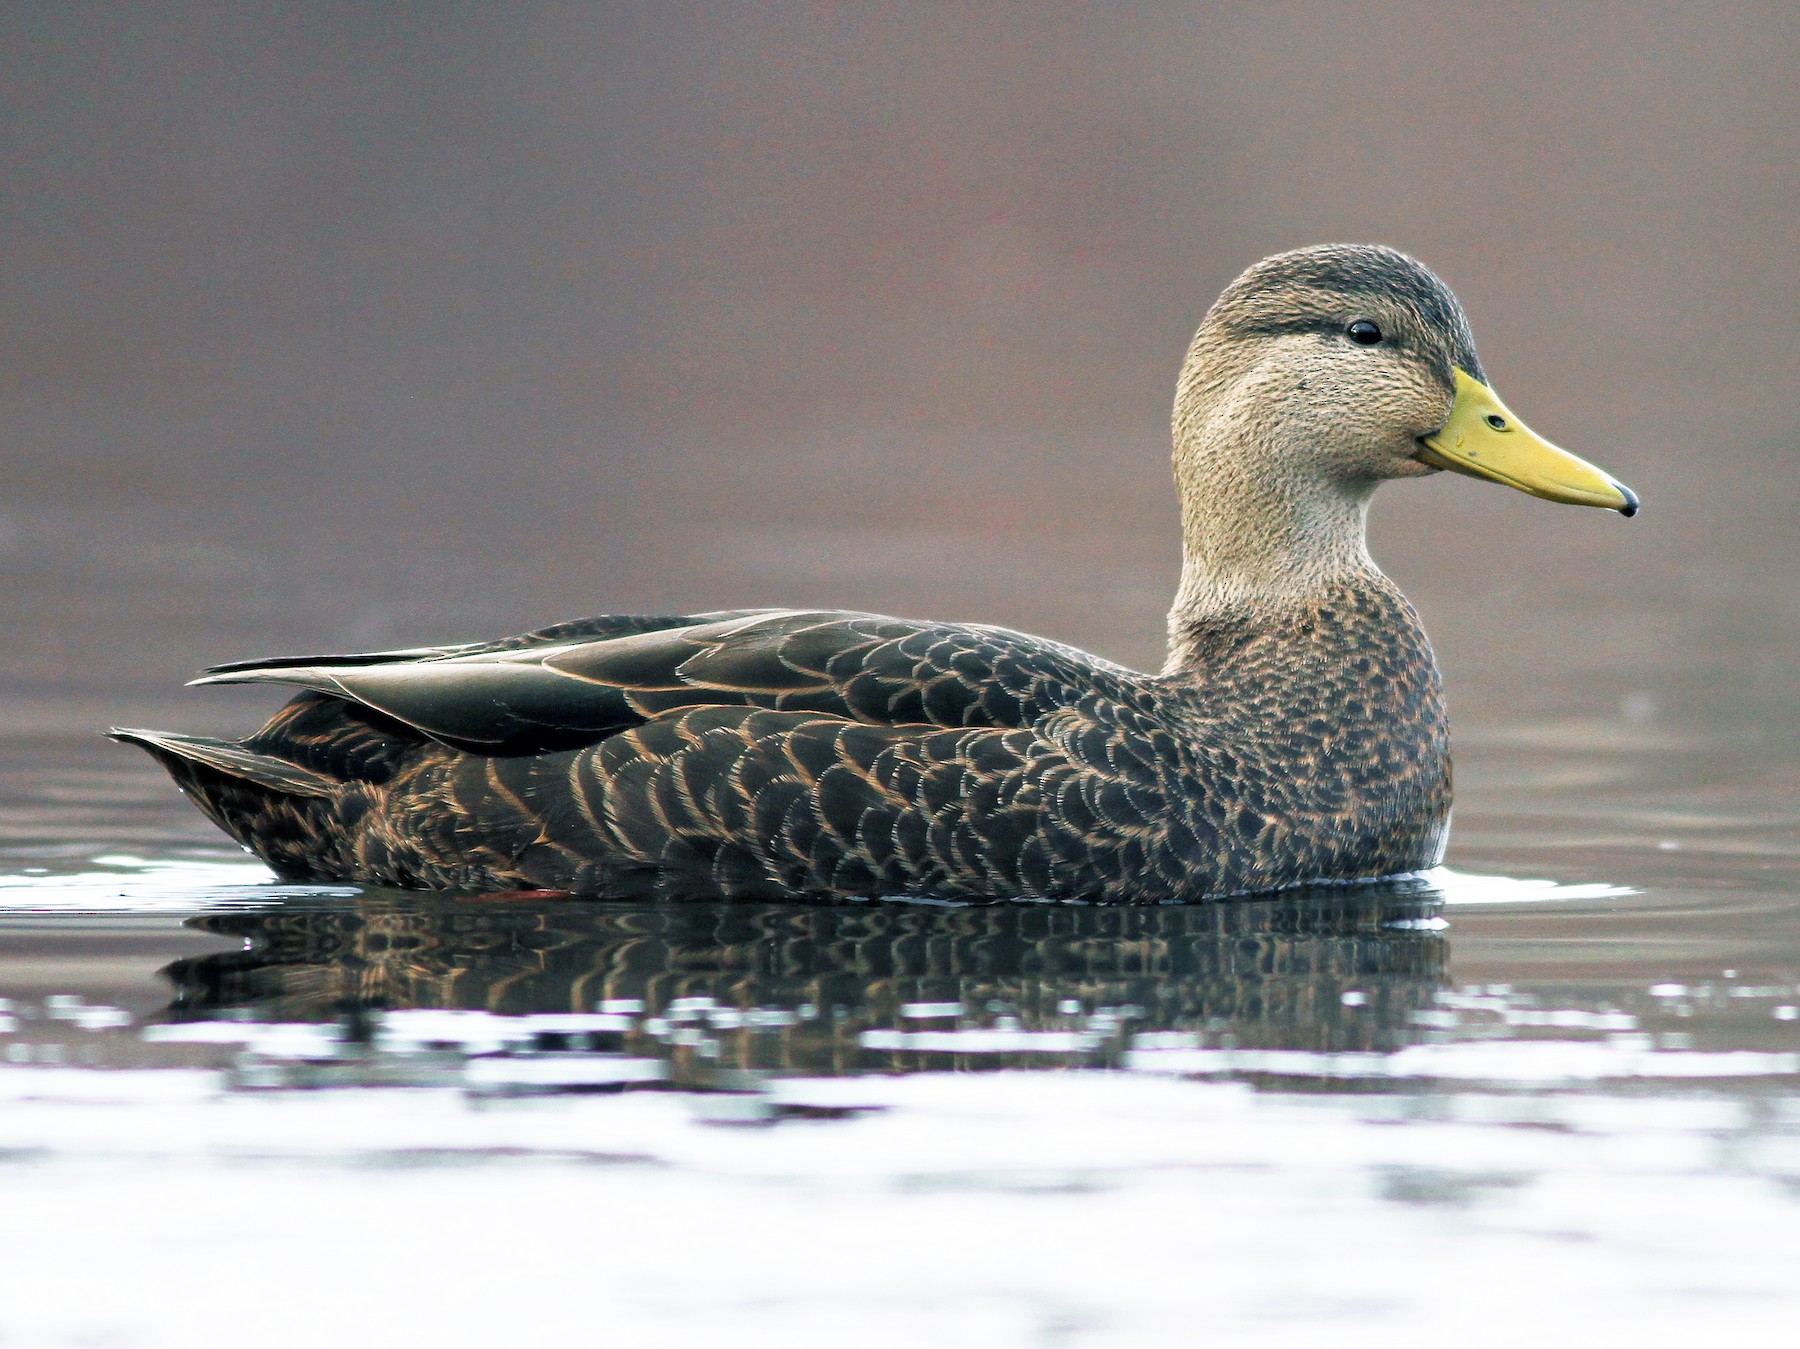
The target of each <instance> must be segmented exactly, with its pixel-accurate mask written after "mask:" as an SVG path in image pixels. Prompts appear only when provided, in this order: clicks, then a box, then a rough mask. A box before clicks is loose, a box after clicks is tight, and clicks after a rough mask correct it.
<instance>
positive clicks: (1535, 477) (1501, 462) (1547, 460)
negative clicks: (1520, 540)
mask: <svg viewBox="0 0 1800 1349" xmlns="http://www.w3.org/2000/svg"><path fill="white" fill-rule="evenodd" d="M1424 444H1425V448H1424V449H1423V450H1420V451H1419V453H1418V455H1417V456H1416V457H1417V458H1418V460H1419V462H1420V463H1422V464H1430V465H1431V466H1432V467H1434V468H1447V469H1452V470H1454V471H1455V472H1457V473H1466V474H1468V475H1469V476H1470V477H1471V478H1486V479H1488V480H1489V481H1490V482H1503V483H1505V484H1506V485H1507V486H1508V487H1516V488H1518V489H1519V490H1520V491H1521V492H1529V493H1531V495H1532V496H1534V497H1543V498H1544V499H1545V500H1546V501H1567V502H1570V503H1572V504H1574V505H1577V506H1603V507H1605V508H1606V509H1607V510H1612V511H1617V512H1618V513H1619V514H1620V515H1624V516H1632V515H1636V514H1637V511H1638V499H1637V493H1635V492H1633V491H1632V490H1631V489H1630V488H1629V487H1627V486H1626V485H1625V484H1624V483H1622V482H1620V481H1619V480H1618V479H1617V478H1614V477H1613V476H1612V475H1611V474H1610V473H1605V472H1602V471H1601V470H1600V469H1597V468H1595V467H1594V466H1593V465H1592V464H1590V463H1588V461H1587V460H1585V459H1578V458H1576V457H1575V456H1574V455H1572V454H1570V453H1569V452H1568V451H1567V450H1559V449H1558V448H1557V447H1556V446H1554V445H1552V444H1551V443H1550V442H1549V441H1547V440H1545V439H1544V438H1543V437H1542V436H1539V435H1538V434H1536V433H1535V432H1534V431H1532V429H1531V428H1530V427H1528V426H1526V425H1525V423H1524V422H1522V421H1520V420H1519V419H1518V418H1517V417H1515V416H1513V414H1512V413H1511V412H1510V411H1508V410H1507V406H1506V404H1504V403H1502V402H1501V401H1500V399H1499V398H1498V396H1496V395H1495V393H1494V391H1493V390H1492V389H1490V388H1488V386H1487V385H1485V384H1483V383H1482V382H1481V381H1480V380H1478V379H1476V378H1475V377H1474V376H1473V375H1471V374H1469V373H1468V372H1467V371H1465V370H1462V369H1460V368H1459V369H1458V370H1457V372H1456V401H1455V402H1454V403H1453V404H1451V406H1450V420H1449V421H1447V422H1445V423H1444V429H1443V430H1441V431H1438V432H1436V433H1435V434H1433V435H1429V436H1426V437H1425V438H1424Z"/></svg>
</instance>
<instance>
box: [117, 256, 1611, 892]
mask: <svg viewBox="0 0 1800 1349" xmlns="http://www.w3.org/2000/svg"><path fill="white" fill-rule="evenodd" d="M1284 316H1285V318H1284ZM1358 318H1361V319H1362V320H1363V321H1364V322H1365V323H1369V322H1376V323H1379V324H1380V325H1381V329H1382V332H1383V337H1382V339H1381V340H1382V342H1384V343H1385V346H1384V347H1382V348H1381V349H1380V350H1379V351H1370V350H1364V349H1363V345H1364V344H1363V343H1362V341H1361V339H1357V340H1356V341H1354V342H1352V341H1350V340H1346V339H1345V337H1344V331H1345V327H1346V324H1348V323H1350V322H1352V321H1354V320H1357V319H1358ZM1458 368H1460V369H1464V370H1469V371H1478V369H1479V367H1478V366H1477V365H1476V363H1475V357H1474V353H1473V349H1472V346H1471V345H1470V340H1469V337H1468V329H1467V324H1466V321H1464V320H1463V319H1462V316H1461V310H1460V308H1458V307H1457V305H1456V301H1455V299H1454V297H1453V296H1451V295H1450V293H1449V291H1448V290H1447V289H1445V288H1444V287H1443V285H1442V283H1441V282H1439V281H1438V280H1437V278H1436V277H1434V276H1432V274H1431V273H1430V272H1428V271H1426V270H1425V269H1424V268H1423V267H1421V266H1420V265H1419V264H1417V263H1415V262H1413V261H1412V260H1411V259H1409V258H1406V257H1404V256H1403V255H1401V254H1397V253H1394V252H1392V251H1391V250H1386V249H1376V248H1365V247H1349V246H1336V247H1333V248H1326V249H1314V250H1304V251H1303V252H1302V253H1299V254H1289V255H1283V257H1281V258H1277V259H1271V260H1269V261H1267V262H1265V263H1262V264H1259V265H1258V267H1257V268H1253V269H1251V271H1250V272H1249V273H1246V275H1245V277H1243V278H1240V280H1239V281H1238V282H1236V283H1234V285H1233V286H1232V287H1231V288H1230V289H1229V290H1228V291H1227V292H1226V294H1225V296H1223V297H1222V298H1221V300H1220V302H1219V304H1218V305H1216V306H1215V307H1214V309H1213V311H1212V313H1210V314H1209V315H1208V318H1207V321H1206V323H1205V324H1204V325H1202V327H1201V330H1200V333H1199V334H1198V336H1197V337H1196V339H1195V342H1194V347H1193V349H1192V350H1191V351H1190V353H1189V358H1188V363H1187V367H1186V369H1185V370H1184V373H1183V377H1182V383H1181V392H1180V394H1179V395H1178V398H1177V404H1176V442H1177V448H1176V476H1177V481H1178V484H1179V486H1180V488H1181V491H1182V500H1183V520H1184V538H1185V544H1186V561H1185V566H1184V570H1183V579H1182V587H1181V592H1180V594H1179V595H1178V597H1177V600H1176V605H1175V608H1174V610H1173V611H1172V612H1171V615H1170V633H1171V657H1170V663H1169V665H1168V667H1167V668H1166V669H1165V670H1164V671H1163V672H1162V673H1161V674H1156V675H1149V674H1140V673H1136V672H1134V671H1130V670H1126V669H1123V668H1121V667H1119V666H1116V665H1112V664H1110V663H1108V662H1106V661H1102V660H1099V659H1097V658H1095V657H1092V656H1089V655H1086V654H1084V653H1082V652H1080V651H1076V650H1073V649H1071V648H1069V647H1066V646H1061V645H1059V644H1057V643H1054V642H1049V641H1045V640H1042V639H1039V638H1034V637H1028V636H1024V635H1022V634H1019V633H1014V632H1008V631H1005V630H1002V629H998V628H987V627H979V626H969V625H953V624H929V623H915V622H908V621H903V620H900V619H894V618H885V617H880V616H876V615H868V614H844V613H812V612H790V611H782V610H762V611H733V612H730V613H716V614H701V615H695V616H686V617H640V618H633V617H607V618H598V619H592V620H587V621H585V622H577V623H571V624H563V625H560V626H558V627H554V628H548V629H544V630H543V631H540V632H536V633H531V634H527V635H525V636H522V637H516V638H510V639H507V640H505V641H501V642H495V643H491V644H486V645H465V646H459V647H448V648H433V649H419V650H413V651H404V652H391V653H381V654H375V655H367V656H333V657H312V658H305V659H300V660H289V661H264V662H247V663H242V664H237V665H231V666H223V667H219V669H217V670H216V671H214V672H212V673H210V674H209V675H208V676H207V677H206V678H205V679H203V680H201V681H199V682H203V683H206V682H263V683H280V684H287V685H296V686H299V687H300V688H301V689H303V690H305V691H304V692H302V693H301V695H300V696H299V697H297V698H296V699H295V700H294V701H293V702H291V703H290V704H289V705H288V706H287V707H286V708H284V709H283V710H282V711H281V712H280V713H279V714H278V715H277V716H276V717H275V718H274V719H273V720H272V721H270V722H269V724H268V725H267V726H265V727H264V728H263V729H262V730H261V731H259V732H257V733H256V734H255V735H253V736H251V737H249V738H248V739H247V740H245V741H242V742H240V743H236V744H228V743H222V742H216V741H203V740H197V739H192V738H186V737H179V736H169V735H161V734H158V733H154V732H146V731H119V732H115V734H116V735H118V737H119V738H121V739H125V740H130V741H133V742H135V743H138V744H141V745H143V746H144V747H145V748H146V749H148V750H149V751H150V752H151V753H152V754H154V755H155V756H156V757H157V758H158V759H159V760H160V761H161V762H162V763H163V764H164V765H165V766H166V767H167V768H168V769H169V771H170V772H171V773H172V774H173V775H174V776H175V778H176V781H177V782H178V783H180V785H181V786H182V788H183V790H184V791H186V792H187V793H188V794H189V795H190V796H191V797H192V798H193V799H194V800H195V801H196V802H197V803H198V804H199V805H200V807H201V808H202V809H203V810H205V811H206V812H207V814H208V815H210V816H211V817H212V818H213V819H214V820H215V821H216V822H217V823H218V824H219V825H220V826H221V827H222V828H224V829H225V830H226V831H227V832H229V833H230V834H232V835H233V837H235V838H238V839H240V840H241V841H243V842H244V843H245V844H246V845H247V846H249V847H250V848H251V849H253V850H254V851H255V852H256V853H257V854H258V855H259V856H261V857H263V858H264V859H266V860H267V861H268V862H269V864H270V865H271V866H273V867H274V868H275V869H276V870H277V871H279V872H280V873H282V874H283V875H285V876H289V877H295V878H302V879H316V880H351V881H360V882H365V883H373V884H383V885H395V886H406V887H427V888H444V889H461V890H507V889H554V890H568V891H573V892H576V893H580V894H587V895H599V896H614V897H625V896H655V897H663V898H671V899H673V898H707V899H717V898H728V899H783V898H813V899H816V898H828V897H834V896H843V895H874V894H890V895H917V896H984V897H999V898H1051V899H1078V898H1079V899H1091V900H1096V901H1101V902H1109V903H1131V902H1136V903H1157V902H1167V901H1171V900H1183V899H1196V898H1201V897H1206V896H1217V895H1225V894H1233V893H1240V892H1245V891H1256V890H1269V889H1276V888H1280V887H1285V886H1291V885H1295V884H1299V883H1302V882H1306V881H1312V880H1350V879H1356V878H1363V877H1373V876H1384V875H1392V874H1396V873H1402V872H1407V871H1412V870H1417V869H1420V868H1424V867H1429V866H1432V865H1434V864H1436V862H1437V861H1438V860H1439V858H1440V857H1441V855H1442V852H1443V846H1444V841H1445V832H1446V828H1447V824H1448V819H1449V811H1450V767H1449V744H1448V732H1447V726H1446V722H1445V717H1444V711H1443V706H1442V702H1441V698H1440V693H1439V680H1438V674H1437V669H1436V666H1435V664H1434V663H1433V660H1432V656H1431V650H1430V647H1429V645H1428V644H1427V642H1426V640H1425V636H1424V633H1423V631H1422V630H1421V629H1420V627H1419V624H1418V621H1417V617H1416V615H1415V614H1414V613H1413V611H1412V609H1411V607H1410V606H1409V605H1408V604H1407V603H1406V601H1405V599H1404V598H1403V597H1402V596H1401V595H1400V593H1399V592H1398V591H1397V590H1396V589H1395V588H1394V586H1393V585H1392V584H1391V583H1390V582H1389V581H1387V579H1386V578H1385V577H1383V576H1382V575H1381V573H1380V572H1379V571H1378V570H1377V569H1376V568H1375V566H1374V564H1373V562H1372V561H1370V560H1369V558H1368V554H1367V551H1366V549H1365V547H1364V545H1363V537H1362V520H1363V511H1364V509H1365V508H1366V503H1367V499H1368V496H1369V494H1370V493H1371V492H1372V491H1373V488H1374V486H1375V485H1376V484H1377V483H1378V482H1379V481H1380V480H1381V479H1382V478H1386V477H1404V476H1416V475H1419V474H1423V473H1427V472H1430V471H1431V470H1430V469H1429V468H1427V467H1425V466H1424V465H1422V464H1421V463H1420V462H1418V460H1417V459H1416V458H1415V455H1416V453H1417V452H1418V449H1419V438H1420V437H1424V436H1427V435H1430V434H1431V433H1433V432H1435V431H1436V430H1437V429H1438V428H1440V427H1442V426H1443V425H1444V424H1445V419H1446V417H1447V416H1448V415H1449V411H1450V408H1451V405H1452V401H1453V399H1454V398H1455V396H1456V395H1455V391H1454V388H1453V386H1452V378H1453V372H1454V370H1456V369H1458ZM1309 389H1310V392H1309ZM1521 429H1522V428H1521ZM1633 504H1634V505H1635V501H1634V502H1633Z"/></svg>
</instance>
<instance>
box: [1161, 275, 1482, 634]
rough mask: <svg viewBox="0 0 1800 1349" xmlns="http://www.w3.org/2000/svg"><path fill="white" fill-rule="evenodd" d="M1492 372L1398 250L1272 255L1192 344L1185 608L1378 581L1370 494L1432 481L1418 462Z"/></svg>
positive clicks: (1458, 314)
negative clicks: (1463, 399)
mask: <svg viewBox="0 0 1800 1349" xmlns="http://www.w3.org/2000/svg"><path fill="white" fill-rule="evenodd" d="M1459 367H1460V368H1461V369H1463V370H1465V371H1467V372H1469V373H1470V374H1471V375H1473V376H1475V377H1476V378H1477V379H1479V378H1480V377H1481V365H1480V362H1479V360H1478V359H1477V357H1476V355H1475V344H1474V339H1473V337H1472V336H1471V334H1470V332H1469V324H1468V320H1467V319H1466V318H1465V317H1464V316H1463V311H1462V307H1461V306H1460V305H1459V304H1458V303H1457V302H1456V297H1455V296H1454V295H1452V294H1451V293H1450V290H1449V288H1448V287H1447V286H1445V285H1444V283H1443V282H1442V281H1440V280H1439V279H1438V278H1437V277H1436V276H1435V275H1433V274H1432V273H1431V271H1430V270H1428V269H1427V268H1426V267H1425V266H1424V265H1423V264H1421V263H1419V262H1416V261H1414V260H1413V259H1412V258H1409V257H1407V256H1406V255H1405V254H1404V253H1399V252H1396V251H1395V250H1393V249H1391V248H1382V247H1379V246H1375V245H1363V244H1327V245H1324V246H1321V247H1317V248H1305V249H1299V250H1297V251H1295V252H1292V253H1281V254H1277V255H1276V256H1274V257H1271V258H1265V259H1264V260H1263V261H1261V262H1259V263H1257V264H1256V265H1255V266H1254V267H1252V268H1250V269H1249V270H1248V271H1247V272H1245V273H1244V274H1243V275H1242V276H1240V277H1239V278H1238V279H1237V280H1236V281H1234V282H1232V283H1231V285H1230V286H1228V287H1227V288H1226V289H1225V292H1224V294H1223V295H1221V296H1220V297H1219V299H1218V302H1217V303H1216V304H1214V305H1213V307H1212V309H1211V311H1210V312H1208V314H1207V316H1206V320H1205V322H1203V323H1202V324H1201V325H1200V330H1199V332H1198V333H1196V334H1195V337H1194V341H1193V345H1192V346H1191V347H1190V348H1189V350H1188V355H1187V362H1186V364H1185V365H1184V367H1183V369H1182V372H1181V380H1180V384H1179V386H1178V389H1177V393H1176V398H1175V415H1174V432H1175V476H1176V480H1177V482H1178V484H1179V486H1180V489H1181V498H1182V515H1183V525H1184V537H1185V541H1186V552H1187V557H1186V567H1185V569H1184V574H1183V583H1182V595H1181V597H1180V598H1178V600H1177V611H1178V613H1179V612H1180V611H1182V610H1183V609H1184V608H1185V609H1186V610H1187V611H1188V612H1189V613H1190V614H1191V613H1195V612H1199V611H1205V610H1209V609H1216V608H1219V607H1221V606H1237V605H1241V604H1246V603H1250V604H1254V603H1257V602H1258V601H1259V600H1263V601H1273V600H1276V599H1278V598H1280V597H1281V596H1283V595H1291V594H1294V593H1297V592H1298V593H1304V592H1307V591H1310V590H1314V589H1316V588H1317V587H1318V586H1319V585H1320V584H1323V583H1327V582H1329V581H1331V580H1333V579H1337V578H1339V577H1341V576H1342V575H1344V574H1345V573H1346V572H1365V573H1367V574H1370V575H1374V574H1376V573H1375V569H1374V564H1373V563H1372V562H1371V561H1369V558H1368V553H1367V550H1366V548H1365V546H1364V542H1363V524H1364V515H1365V511H1366V509H1367V505H1368V500H1369V496H1370V494H1371V493H1372V492H1373V491H1374V489H1375V487H1376V485H1377V484H1379V483H1380V482H1381V481H1383V480H1384V479H1388V478H1404V477H1417V476H1420V475H1422V474H1426V473H1431V472H1433V471H1435V470H1434V469H1432V468H1431V467H1428V466H1427V465H1425V464H1423V463H1421V462H1419V460H1418V458H1417V457H1416V456H1417V455H1418V453H1419V451H1420V448H1421V438H1422V437H1424V436H1427V435H1429V434H1431V433H1432V432H1434V431H1436V430H1438V429H1439V428H1441V427H1442V426H1443V425H1444V423H1445V420H1446V419H1447V418H1448V416H1449V414H1450V409H1451V405H1452V403H1453V402H1454V400H1455V397H1456V385H1455V371H1456V369H1457V368H1459Z"/></svg>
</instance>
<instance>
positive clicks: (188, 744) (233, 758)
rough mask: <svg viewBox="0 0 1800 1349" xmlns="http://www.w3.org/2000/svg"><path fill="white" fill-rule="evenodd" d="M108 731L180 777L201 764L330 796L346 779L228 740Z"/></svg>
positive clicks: (281, 788) (264, 783)
mask: <svg viewBox="0 0 1800 1349" xmlns="http://www.w3.org/2000/svg"><path fill="white" fill-rule="evenodd" d="M107 735H108V736H109V737H110V738H111V739H114V740H118V741H121V742H123V743H125V744H128V745H141V746H142V747H143V748H144V749H147V750H149V751H150V753H151V754H152V755H153V756H154V757H155V758H156V759H157V760H158V761H159V762H160V763H161V764H162V765H163V766H164V767H165V768H168V769H169V770H170V771H171V772H174V773H175V777H176V780H177V781H180V780H182V778H183V776H184V775H183V774H182V773H180V772H178V771H176V770H177V769H178V768H179V767H180V766H182V765H186V764H200V765H202V766H204V767H206V768H210V769H213V770H214V771H215V772H219V773H223V774H225V775H226V776H227V777H233V778H240V779H242V780H244V781H246V782H251V783H254V784H256V785H257V786H259V787H266V788H269V789H270V790H272V791H277V792H286V793H288V794H289V795H292V796H321V797H330V796H332V795H333V794H335V793H336V792H337V791H338V790H339V789H340V788H341V787H342V785H343V784H342V783H340V782H338V781H337V780H336V779H334V778H331V777H328V776H327V775H326V774H324V773H318V772H315V771H314V770H312V769H310V768H304V767H302V766H301V765H299V764H297V763H292V762H290V761H289V760H287V759H278V758H275V757H274V756H272V755H268V754H254V753H252V752H251V751H249V750H247V749H244V748H243V747H242V746H241V745H236V744H233V743H232V742H230V741H227V740H207V739H204V738H203V737H200V736H193V735H170V734H168V733H166V732H163V731H144V730H136V729H133V728H130V727H125V726H115V727H113V728H112V729H111V730H110V731H108V732H107Z"/></svg>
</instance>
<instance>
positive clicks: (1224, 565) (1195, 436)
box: [1165, 409, 1391, 674]
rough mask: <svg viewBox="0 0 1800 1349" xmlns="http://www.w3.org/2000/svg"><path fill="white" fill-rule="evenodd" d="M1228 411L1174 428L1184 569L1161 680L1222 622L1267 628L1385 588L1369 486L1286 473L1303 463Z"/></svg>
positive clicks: (1189, 663)
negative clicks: (1338, 599) (1372, 547)
mask: <svg viewBox="0 0 1800 1349" xmlns="http://www.w3.org/2000/svg"><path fill="white" fill-rule="evenodd" d="M1230 411H1231V410H1230V409H1225V410H1224V414H1225V415H1220V416H1216V417H1213V418H1210V419H1207V421H1205V422H1202V423H1200V424H1195V423H1192V422H1190V423H1189V424H1187V425H1185V426H1183V425H1178V426H1177V428H1176V433H1177V448H1176V454H1175V476H1176V481H1177V485H1178V486H1179V488H1180V492H1181V525H1182V531H1181V532H1182V565H1181V585H1180V588H1179V589H1178V590H1177V592H1176V595H1175V604H1174V607H1173V608H1171V609H1170V611H1169V661H1168V665H1167V666H1166V667H1165V673H1171V674H1173V673H1177V672H1179V671H1181V670H1184V669H1188V668H1190V667H1193V666H1195V665H1196V664H1197V663H1198V661H1199V659H1200V651H1201V647H1202V645H1203V644H1204V642H1205V639H1206V636H1207V634H1208V633H1210V632H1214V631H1216V630H1217V629H1218V627H1219V626H1220V625H1221V624H1225V623H1233V622H1238V621H1242V620H1245V619H1256V618H1261V619H1262V620H1264V621H1265V622H1266V621H1267V620H1268V619H1269V618H1271V617H1273V616H1275V615H1277V614H1279V613H1282V612H1291V611H1293V610H1295V609H1298V608H1303V607H1306V606H1307V605H1309V604H1310V603H1312V602H1314V601H1316V600H1317V599H1320V598H1322V597H1323V596H1324V595H1325V594H1326V593H1327V592H1328V591H1333V590H1337V589H1339V588H1341V587H1342V586H1345V585H1365V586H1383V587H1384V586H1387V585H1389V584H1391V583H1389V582H1388V581H1387V578H1386V577H1384V576H1383V575H1382V574H1381V571H1380V569H1379V568H1378V567H1376V565H1375V562H1374V559H1373V558H1371V557H1370V556H1369V549H1368V542H1367V521H1368V507H1369V497H1370V495H1371V494H1372V492H1373V490H1374V484H1373V483H1369V484H1367V485H1364V484H1357V483H1341V482H1323V481H1320V480H1319V479H1317V478H1316V477H1312V476H1309V475H1306V474H1299V473H1289V472H1284V471H1283V470H1284V467H1285V466H1286V465H1289V464H1292V463H1294V462H1296V461H1297V460H1299V459H1300V458H1302V456H1296V455H1290V454H1288V453H1285V452H1284V451H1286V450H1287V449H1289V448H1290V447H1288V446H1285V445H1283V444H1281V443H1280V442H1279V440H1278V439H1277V438H1276V437H1277V435H1278V431H1277V430H1276V429H1274V428H1257V427H1255V426H1254V425H1250V424H1246V421H1245V419H1243V418H1239V417H1234V416H1231V415H1229V413H1230Z"/></svg>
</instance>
